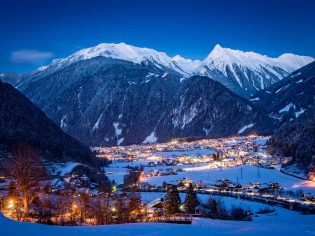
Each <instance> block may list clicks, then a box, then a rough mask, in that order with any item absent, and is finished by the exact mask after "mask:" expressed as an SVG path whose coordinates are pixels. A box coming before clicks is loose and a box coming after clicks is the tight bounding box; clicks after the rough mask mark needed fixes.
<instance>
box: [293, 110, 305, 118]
mask: <svg viewBox="0 0 315 236" xmlns="http://www.w3.org/2000/svg"><path fill="white" fill-rule="evenodd" d="M304 111H305V110H304V109H301V110H300V111H298V112H295V117H296V118H298V117H299V116H300V115H302V114H303V113H304Z"/></svg>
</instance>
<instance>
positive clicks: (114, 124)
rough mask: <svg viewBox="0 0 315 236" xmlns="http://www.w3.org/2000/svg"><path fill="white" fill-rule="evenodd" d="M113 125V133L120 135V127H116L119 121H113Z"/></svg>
mask: <svg viewBox="0 0 315 236" xmlns="http://www.w3.org/2000/svg"><path fill="white" fill-rule="evenodd" d="M113 126H114V128H115V135H116V136H119V135H121V133H122V129H120V128H119V127H118V126H119V123H118V122H114V123H113Z"/></svg>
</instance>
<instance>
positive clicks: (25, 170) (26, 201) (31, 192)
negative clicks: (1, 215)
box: [1, 143, 48, 215]
mask: <svg viewBox="0 0 315 236" xmlns="http://www.w3.org/2000/svg"><path fill="white" fill-rule="evenodd" d="M1 167H2V168H1V169H2V170H3V174H4V176H5V177H6V178H7V179H10V180H12V181H13V183H14V187H15V188H16V190H17V191H18V192H19V193H20V194H21V197H22V204H23V209H24V214H25V215H27V214H28V212H29V206H30V204H31V203H32V201H33V200H34V198H35V197H36V194H37V193H38V190H39V189H40V184H39V182H40V181H41V180H44V179H45V178H47V177H48V174H47V172H46V169H45V167H44V165H43V163H42V161H41V159H40V158H39V156H38V154H37V153H36V151H35V150H34V149H33V148H32V147H31V146H30V145H28V144H26V143H18V144H17V146H16V148H15V151H14V153H13V156H12V157H10V158H7V160H5V161H4V162H3V163H2V165H1Z"/></svg>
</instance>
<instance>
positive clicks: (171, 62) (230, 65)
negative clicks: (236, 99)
mask: <svg viewBox="0 0 315 236" xmlns="http://www.w3.org/2000/svg"><path fill="white" fill-rule="evenodd" d="M96 57H106V58H112V59H120V60H124V61H129V62H132V63H134V64H143V65H147V66H154V67H156V68H158V69H162V70H164V71H166V72H167V71H172V72H173V73H178V74H179V75H181V76H183V77H189V76H192V75H202V76H208V77H210V78H212V79H214V80H216V81H218V82H220V83H221V84H223V85H224V86H226V87H227V88H229V89H230V90H231V91H233V92H234V93H236V94H238V95H240V96H242V97H245V98H249V97H250V96H251V95H253V94H254V93H255V92H257V91H259V90H261V89H264V88H266V87H268V86H270V85H271V84H273V83H275V82H277V81H279V80H281V79H282V78H284V77H286V76H288V75H289V74H290V73H292V72H293V71H295V70H297V69H299V68H301V67H302V66H304V65H306V64H308V63H310V62H312V61H314V58H312V57H308V56H298V55H294V54H291V53H286V54H283V55H281V56H279V57H278V58H271V57H268V56H265V55H261V54H258V53H255V52H243V51H240V50H233V49H229V48H223V47H221V46H220V45H219V44H218V45H216V46H215V47H214V48H213V50H212V51H211V52H210V54H209V55H208V56H207V57H206V58H205V59H204V60H203V61H199V60H190V59H185V58H183V57H181V56H179V55H177V56H175V57H173V58H172V57H169V56H168V55H167V54H166V53H163V52H158V51H156V50H153V49H149V48H139V47H135V46H131V45H127V44H125V43H119V44H106V43H103V44H99V45H97V46H95V47H91V48H85V49H82V50H80V51H78V52H76V53H74V54H72V55H70V56H68V57H67V58H62V59H55V60H54V61H53V62H52V63H50V64H48V65H47V66H43V67H40V68H39V69H37V70H36V71H35V72H32V73H30V74H26V75H25V77H26V78H31V79H32V78H33V77H34V76H35V77H36V76H38V75H39V76H43V75H48V74H50V73H53V72H55V71H56V70H60V69H62V68H65V67H67V66H69V65H71V64H72V63H75V62H79V61H83V60H88V59H92V58H96Z"/></svg>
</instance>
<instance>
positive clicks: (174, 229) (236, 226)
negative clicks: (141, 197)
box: [0, 209, 315, 236]
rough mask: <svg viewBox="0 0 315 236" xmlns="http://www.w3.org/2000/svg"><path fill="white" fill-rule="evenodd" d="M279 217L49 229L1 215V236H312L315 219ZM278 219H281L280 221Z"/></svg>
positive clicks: (284, 212)
mask: <svg viewBox="0 0 315 236" xmlns="http://www.w3.org/2000/svg"><path fill="white" fill-rule="evenodd" d="M277 214H278V215H270V216H267V215H266V216H261V217H258V218H254V220H253V221H251V222H240V221H222V220H211V219H201V218H196V219H194V220H193V224H192V225H176V224H164V223H163V224H162V223H139V224H124V225H107V226H74V227H69V226H48V225H41V224H32V223H24V222H15V221H12V220H9V219H6V218H4V217H2V216H1V215H0V228H1V236H21V235H31V236H42V235H45V236H72V235H75V236H92V235H93V236H96V235H106V236H133V235H139V236H166V235H169V234H170V233H171V234H172V235H173V236H192V235H198V236H208V235H214V236H216V235H254V236H265V235H267V234H268V236H273V235H276V236H279V235H286V236H291V235H292V236H293V235H296V236H300V235H301V236H302V235H314V234H315V224H314V221H315V217H314V216H312V215H300V214H298V213H296V212H292V211H288V210H284V209H282V210H281V211H278V212H277ZM280 216H281V217H280Z"/></svg>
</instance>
